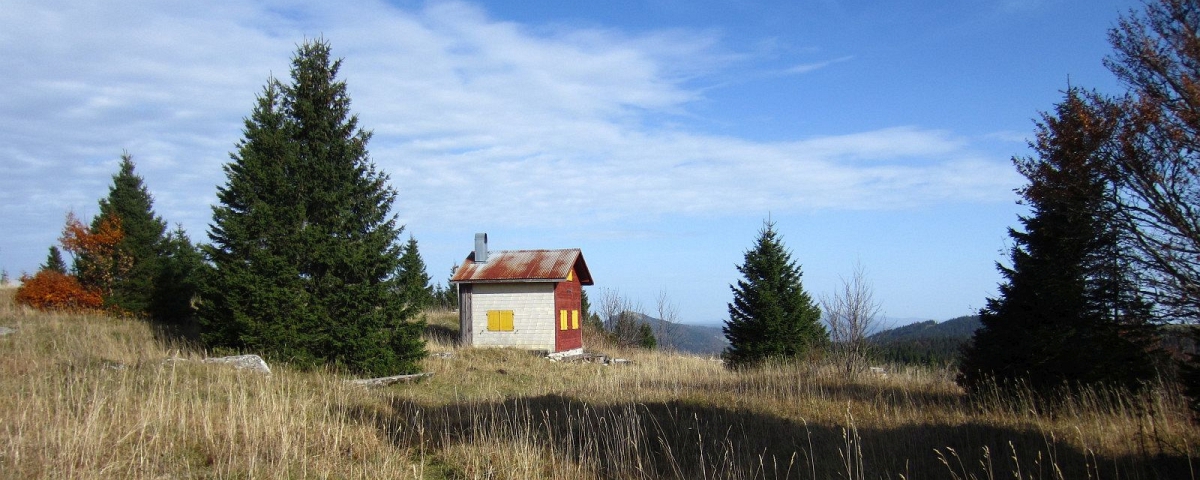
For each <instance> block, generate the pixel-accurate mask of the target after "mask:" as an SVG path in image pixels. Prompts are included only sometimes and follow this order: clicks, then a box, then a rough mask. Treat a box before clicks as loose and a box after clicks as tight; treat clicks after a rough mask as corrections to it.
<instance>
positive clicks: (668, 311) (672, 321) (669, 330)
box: [654, 290, 680, 350]
mask: <svg viewBox="0 0 1200 480" xmlns="http://www.w3.org/2000/svg"><path fill="white" fill-rule="evenodd" d="M655 307H656V308H655V310H656V312H657V313H658V319H659V320H660V321H659V322H658V325H657V328H655V329H654V330H655V331H654V336H655V337H656V338H658V345H659V347H660V348H665V349H670V350H675V349H677V344H678V342H679V333H680V331H679V307H678V306H676V305H675V302H673V301H671V298H670V297H668V296H667V291H666V290H660V291H659V292H658V298H657V299H656V300H655Z"/></svg>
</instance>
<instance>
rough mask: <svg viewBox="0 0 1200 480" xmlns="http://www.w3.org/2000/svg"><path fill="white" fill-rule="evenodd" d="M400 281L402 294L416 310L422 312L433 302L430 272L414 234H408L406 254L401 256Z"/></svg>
mask: <svg viewBox="0 0 1200 480" xmlns="http://www.w3.org/2000/svg"><path fill="white" fill-rule="evenodd" d="M399 283H400V292H401V295H402V296H403V298H404V300H405V302H406V303H407V304H408V305H409V307H410V308H412V309H414V311H416V312H420V311H421V310H424V309H425V308H427V307H429V306H431V305H432V304H433V300H434V291H433V288H432V287H430V286H429V274H428V273H427V272H426V271H425V261H424V260H422V259H421V252H420V250H418V249H417V238H416V237H414V236H412V235H409V236H408V243H407V244H405V245H404V254H403V255H401V256H400V278H399Z"/></svg>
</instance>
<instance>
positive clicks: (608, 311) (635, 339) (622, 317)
mask: <svg viewBox="0 0 1200 480" xmlns="http://www.w3.org/2000/svg"><path fill="white" fill-rule="evenodd" d="M645 317H646V314H645V309H644V308H642V305H641V303H634V302H633V301H632V300H630V299H629V298H628V297H624V296H622V295H621V293H620V292H619V291H617V290H614V289H604V293H603V294H602V295H601V296H600V318H601V320H603V322H604V329H605V330H606V331H607V332H608V333H609V335H611V336H612V339H613V340H615V341H616V343H617V344H618V345H620V346H622V347H634V346H644V345H646V340H647V339H646V335H647V334H649V335H650V337H651V338H653V333H651V332H649V331H648V330H647V329H648V328H649V326H646V327H643V325H646V322H645Z"/></svg>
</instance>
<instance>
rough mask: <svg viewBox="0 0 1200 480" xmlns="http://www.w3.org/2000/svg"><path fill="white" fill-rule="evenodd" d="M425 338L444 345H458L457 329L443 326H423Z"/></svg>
mask: <svg viewBox="0 0 1200 480" xmlns="http://www.w3.org/2000/svg"><path fill="white" fill-rule="evenodd" d="M425 338H429V339H432V340H435V341H437V342H438V343H443V344H446V345H457V344H458V329H457V328H450V327H447V326H445V325H435V324H425Z"/></svg>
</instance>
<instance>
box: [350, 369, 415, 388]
mask: <svg viewBox="0 0 1200 480" xmlns="http://www.w3.org/2000/svg"><path fill="white" fill-rule="evenodd" d="M432 376H433V372H425V373H414V374H412V375H393V376H391V377H379V378H362V379H358V380H347V381H348V382H349V383H352V384H354V385H361V386H364V387H386V386H388V385H392V384H396V383H400V382H411V381H414V380H419V379H422V378H425V377H432Z"/></svg>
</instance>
